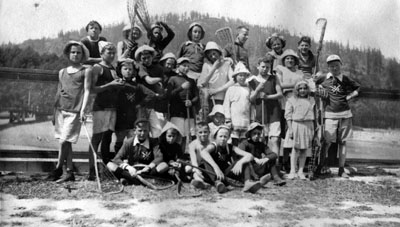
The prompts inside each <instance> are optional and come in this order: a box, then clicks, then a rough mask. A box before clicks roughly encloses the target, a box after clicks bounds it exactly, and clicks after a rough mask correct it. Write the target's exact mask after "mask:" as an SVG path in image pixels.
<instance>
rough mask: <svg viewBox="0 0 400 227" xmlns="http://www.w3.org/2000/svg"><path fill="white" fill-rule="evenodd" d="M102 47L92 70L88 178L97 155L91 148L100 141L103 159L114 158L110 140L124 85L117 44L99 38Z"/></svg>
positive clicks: (92, 178)
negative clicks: (116, 66) (119, 73)
mask: <svg viewBox="0 0 400 227" xmlns="http://www.w3.org/2000/svg"><path fill="white" fill-rule="evenodd" d="M99 50H100V54H101V58H102V60H101V62H100V63H99V64H95V65H94V66H93V74H92V76H93V78H92V89H91V91H92V92H93V93H95V94H96V98H95V100H94V103H93V112H92V114H93V136H92V140H91V141H92V145H93V148H94V149H95V150H94V151H91V148H90V147H89V154H90V155H89V178H88V179H89V180H94V179H95V175H94V159H93V155H92V153H91V152H97V150H98V147H99V145H100V143H101V155H102V159H103V162H104V163H105V164H107V162H108V161H109V160H110V159H112V158H113V157H112V156H111V153H110V144H111V139H112V133H113V131H114V129H115V122H116V118H117V113H116V104H117V99H118V92H119V89H120V88H123V85H124V82H123V80H122V79H120V78H119V77H118V76H117V73H116V71H115V69H114V67H113V65H112V62H113V61H114V58H115V54H116V48H115V46H114V45H113V44H112V43H110V42H104V41H100V42H99Z"/></svg>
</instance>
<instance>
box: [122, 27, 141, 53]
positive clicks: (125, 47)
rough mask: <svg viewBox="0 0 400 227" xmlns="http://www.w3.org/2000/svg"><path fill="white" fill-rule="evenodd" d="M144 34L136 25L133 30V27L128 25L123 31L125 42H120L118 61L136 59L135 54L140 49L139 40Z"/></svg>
mask: <svg viewBox="0 0 400 227" xmlns="http://www.w3.org/2000/svg"><path fill="white" fill-rule="evenodd" d="M132 29H133V30H132ZM142 34H143V32H142V29H140V27H139V26H138V25H136V24H135V25H134V26H133V28H132V27H131V25H126V26H125V27H124V28H123V29H122V37H123V39H124V40H122V41H119V42H118V44H117V56H118V60H121V59H124V58H130V59H134V58H135V52H136V50H137V48H138V43H137V40H139V39H140V37H142Z"/></svg>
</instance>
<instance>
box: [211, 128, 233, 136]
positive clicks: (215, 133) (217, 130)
mask: <svg viewBox="0 0 400 227" xmlns="http://www.w3.org/2000/svg"><path fill="white" fill-rule="evenodd" d="M221 129H226V130H228V131H229V132H230V131H231V128H229V127H228V126H227V125H220V126H218V128H217V129H216V130H215V131H214V133H213V135H212V137H213V138H214V139H215V138H216V137H217V134H218V132H219V130H221Z"/></svg>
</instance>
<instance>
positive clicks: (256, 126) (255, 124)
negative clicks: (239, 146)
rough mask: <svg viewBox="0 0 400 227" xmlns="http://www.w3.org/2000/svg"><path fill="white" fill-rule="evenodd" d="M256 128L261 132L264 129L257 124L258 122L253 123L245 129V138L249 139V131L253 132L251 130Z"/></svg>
mask: <svg viewBox="0 0 400 227" xmlns="http://www.w3.org/2000/svg"><path fill="white" fill-rule="evenodd" d="M256 128H260V129H261V130H263V129H264V126H263V125H262V124H260V123H258V122H253V123H251V124H250V125H249V127H248V128H247V131H246V133H245V136H246V137H247V138H249V137H250V133H251V131H253V130H254V129H256Z"/></svg>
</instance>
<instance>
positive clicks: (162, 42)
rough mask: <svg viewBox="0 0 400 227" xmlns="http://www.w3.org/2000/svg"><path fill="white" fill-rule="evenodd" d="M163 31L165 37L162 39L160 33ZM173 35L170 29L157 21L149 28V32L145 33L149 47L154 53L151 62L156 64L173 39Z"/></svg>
mask: <svg viewBox="0 0 400 227" xmlns="http://www.w3.org/2000/svg"><path fill="white" fill-rule="evenodd" d="M164 29H165V32H166V33H167V36H166V37H163V35H162V33H163V30H164ZM174 37H175V33H174V31H172V29H171V28H170V27H169V26H168V25H167V24H166V23H164V22H162V21H157V22H156V23H154V24H152V25H151V26H150V30H148V31H147V38H148V39H149V46H151V47H153V48H154V50H155V51H156V54H155V55H154V58H153V62H154V63H158V62H159V61H160V59H161V57H162V56H163V51H164V49H165V48H166V47H167V46H168V44H169V43H170V42H171V41H172V40H173V39H174Z"/></svg>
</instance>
